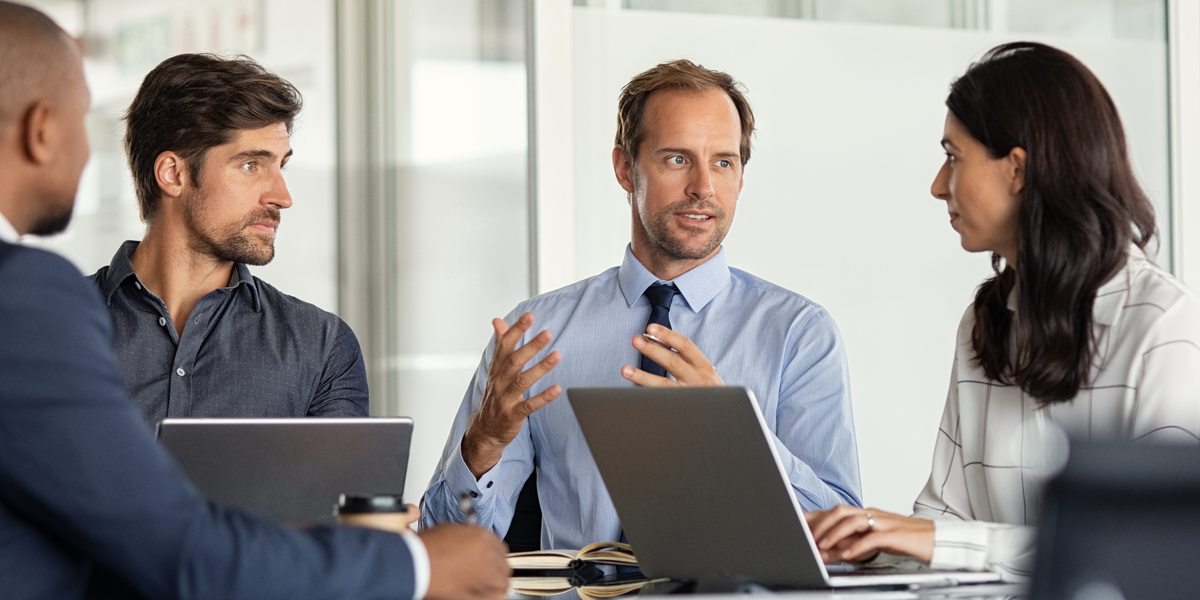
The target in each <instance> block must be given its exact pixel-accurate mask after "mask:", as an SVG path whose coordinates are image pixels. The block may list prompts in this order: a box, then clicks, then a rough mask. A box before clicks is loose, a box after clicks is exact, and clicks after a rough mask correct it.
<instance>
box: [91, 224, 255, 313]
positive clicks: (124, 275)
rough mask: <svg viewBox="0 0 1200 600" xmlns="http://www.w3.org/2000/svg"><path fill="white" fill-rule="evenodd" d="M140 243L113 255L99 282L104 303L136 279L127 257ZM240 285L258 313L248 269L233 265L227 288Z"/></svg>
mask: <svg viewBox="0 0 1200 600" xmlns="http://www.w3.org/2000/svg"><path fill="white" fill-rule="evenodd" d="M139 243H140V242H138V241H136V240H129V241H127V242H125V243H124V244H121V247H120V248H117V253H116V254H114V255H113V257H112V262H110V263H109V264H108V272H107V273H105V274H104V279H103V280H102V281H101V282H100V295H101V296H103V297H104V301H105V302H106V303H108V304H112V295H113V292H115V291H117V288H119V287H121V284H122V283H125V280H126V279H129V278H130V277H133V278H134V279H137V273H135V272H134V271H133V263H132V262H130V260H129V256H130V255H131V254H133V251H134V250H136V249H137V247H138V244H139ZM240 285H245V286H246V287H247V288H249V290H250V301H251V302H252V303H253V304H254V311H255V312H258V311H259V309H260V308H261V307H262V304H261V303H260V302H259V298H258V285H257V282H256V281H255V279H254V277H252V276H251V275H250V269H249V267H247V266H246V265H244V264H242V263H234V265H233V274H232V275H230V277H229V284H228V286H227V287H230V288H236V287H238V286H240Z"/></svg>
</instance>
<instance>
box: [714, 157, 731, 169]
mask: <svg viewBox="0 0 1200 600" xmlns="http://www.w3.org/2000/svg"><path fill="white" fill-rule="evenodd" d="M717 166H718V167H721V168H722V169H728V168H729V167H732V166H733V163H732V162H729V161H727V160H724V159H722V160H718V161H717Z"/></svg>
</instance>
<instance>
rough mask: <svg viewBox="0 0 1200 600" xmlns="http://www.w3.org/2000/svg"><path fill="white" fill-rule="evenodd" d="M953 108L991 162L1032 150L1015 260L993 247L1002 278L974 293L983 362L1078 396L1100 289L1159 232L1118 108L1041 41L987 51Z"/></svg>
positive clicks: (991, 371) (1074, 63)
mask: <svg viewBox="0 0 1200 600" xmlns="http://www.w3.org/2000/svg"><path fill="white" fill-rule="evenodd" d="M946 106H947V107H948V108H949V109H950V112H951V113H953V114H954V116H955V117H956V118H957V119H958V120H959V122H961V123H962V124H963V126H964V127H965V128H966V130H967V131H968V132H969V133H970V134H971V135H972V136H973V137H974V138H975V139H976V140H979V142H981V143H982V144H983V145H984V146H985V147H986V148H987V149H988V151H989V152H990V154H991V155H992V157H993V158H1000V157H1003V156H1007V155H1008V154H1009V152H1010V151H1011V150H1012V149H1013V148H1017V147H1019V148H1023V149H1024V150H1025V152H1026V163H1025V187H1024V191H1023V193H1022V194H1023V195H1022V199H1021V208H1020V212H1019V216H1018V219H1019V225H1018V232H1017V258H1016V263H1017V264H1016V267H1015V268H1014V267H1013V265H1006V266H1005V268H1004V269H1003V270H1001V269H1000V262H1001V261H1000V256H999V255H997V254H993V255H992V268H993V269H994V270H995V271H996V275H995V276H994V277H992V278H991V279H989V280H987V281H986V282H984V283H983V285H981V286H979V290H978V291H977V292H976V294H975V305H974V311H975V328H974V331H972V334H971V341H972V346H973V347H974V350H975V356H976V360H977V361H978V363H979V366H980V367H981V368H982V369H983V370H984V372H985V373H986V374H987V376H988V377H989V378H991V379H994V380H997V381H1000V382H1003V383H1008V384H1015V385H1019V386H1020V387H1021V389H1023V390H1025V391H1026V392H1027V393H1028V394H1029V395H1031V396H1033V397H1034V398H1037V399H1038V400H1039V401H1040V402H1041V403H1042V404H1043V405H1044V404H1049V403H1052V402H1064V401H1069V400H1071V399H1072V398H1074V397H1075V396H1076V394H1078V393H1079V389H1080V388H1081V387H1082V386H1084V385H1086V384H1087V383H1088V378H1089V374H1090V370H1091V367H1092V362H1093V359H1094V357H1095V354H1096V349H1095V344H1096V340H1095V339H1093V336H1092V305H1093V304H1094V303H1095V300H1096V290H1098V289H1099V288H1100V286H1101V285H1103V284H1104V283H1105V282H1106V281H1108V280H1109V279H1110V278H1112V277H1113V276H1114V275H1115V274H1116V273H1117V272H1118V271H1119V270H1120V269H1121V267H1122V266H1123V265H1124V264H1125V261H1126V260H1127V257H1128V253H1129V248H1130V244H1131V243H1132V244H1136V245H1137V246H1138V247H1139V248H1145V247H1146V244H1148V243H1149V241H1150V240H1151V239H1152V238H1153V237H1154V235H1155V225H1154V209H1153V207H1152V206H1151V204H1150V200H1149V199H1148V198H1147V197H1146V194H1145V192H1143V191H1142V188H1141V186H1140V185H1139V184H1138V182H1137V179H1136V177H1134V174H1133V169H1132V168H1131V166H1130V164H1129V157H1128V154H1127V152H1126V144H1125V133H1124V130H1123V129H1122V127H1121V119H1120V117H1119V116H1118V115H1117V109H1116V106H1115V105H1113V102H1112V99H1111V98H1110V97H1109V95H1108V92H1107V91H1105V89H1104V86H1103V85H1101V84H1100V81H1099V80H1098V79H1096V76H1095V75H1093V74H1092V72H1091V71H1090V70H1088V68H1087V67H1085V66H1084V65H1083V63H1081V62H1079V60H1077V59H1076V58H1075V57H1073V56H1071V55H1070V54H1067V53H1066V52H1063V51H1062V50H1058V49H1056V48H1052V47H1050V46H1046V45H1043V44H1037V43H1032V42H1014V43H1009V44H1003V45H1000V46H997V47H995V48H992V49H991V50H989V51H988V52H987V54H985V55H984V56H983V58H982V59H981V60H980V61H979V62H977V63H975V64H973V65H971V67H970V68H969V69H968V70H967V73H966V74H965V75H963V76H962V77H961V78H959V79H958V80H957V81H955V82H954V84H953V85H952V86H951V90H950V96H949V97H948V98H947V99H946ZM1014 287H1015V288H1016V290H1017V291H1016V295H1017V307H1016V312H1015V314H1014V313H1013V312H1012V311H1010V310H1008V297H1009V294H1010V293H1011V292H1012V290H1013V288H1014Z"/></svg>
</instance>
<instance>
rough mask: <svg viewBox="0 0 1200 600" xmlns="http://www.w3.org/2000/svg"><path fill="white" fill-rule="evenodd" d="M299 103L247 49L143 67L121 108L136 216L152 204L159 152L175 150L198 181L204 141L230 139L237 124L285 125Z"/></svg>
mask: <svg viewBox="0 0 1200 600" xmlns="http://www.w3.org/2000/svg"><path fill="white" fill-rule="evenodd" d="M302 105H303V100H301V97H300V92H299V91H297V90H296V88H295V87H294V86H293V85H292V84H291V83H288V82H287V81H286V80H284V79H283V78H281V77H279V76H278V75H276V74H274V73H272V72H270V71H268V70H267V69H266V68H264V67H263V66H262V65H260V64H258V63H257V62H255V61H254V59H251V58H250V57H247V56H237V57H235V58H230V59H225V58H221V57H219V56H215V55H212V54H180V55H178V56H172V57H171V58H168V59H167V60H164V61H163V62H162V63H161V64H159V65H158V66H157V67H155V68H154V70H153V71H150V74H149V75H146V79H144V80H143V81H142V87H141V88H140V89H138V92H137V96H135V97H134V99H133V103H132V104H130V105H129V110H128V111H127V112H126V113H125V153H126V155H127V157H128V159H129V169H130V171H132V172H133V182H134V188H135V189H136V191H137V197H138V206H139V207H140V208H141V212H142V220H146V221H148V220H150V219H151V218H152V217H153V216H154V212H155V210H156V209H157V208H158V200H159V195H160V194H161V190H160V189H159V187H158V181H157V179H156V178H155V175H154V161H155V160H157V159H158V155H160V154H162V153H163V152H167V151H171V152H175V153H176V154H178V155H179V156H181V157H182V158H183V159H184V161H185V162H186V163H187V165H188V172H189V173H190V174H191V178H192V181H193V182H195V181H199V178H200V170H201V168H202V167H203V166H204V159H205V157H206V155H207V153H208V150H209V149H210V148H213V147H216V146H220V145H222V144H227V143H229V142H230V141H231V140H232V139H233V137H234V136H235V135H236V134H237V132H238V131H239V130H243V129H260V128H262V127H267V126H270V125H275V124H276V123H284V124H285V125H286V126H287V130H288V133H291V131H292V124H293V123H294V121H295V119H296V115H298V114H299V113H300V109H301V107H302Z"/></svg>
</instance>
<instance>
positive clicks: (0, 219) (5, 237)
mask: <svg viewBox="0 0 1200 600" xmlns="http://www.w3.org/2000/svg"><path fill="white" fill-rule="evenodd" d="M20 237H21V236H20V235H19V234H17V228H16V227H13V226H12V223H9V222H8V219H6V218H5V217H4V213H0V241H4V242H8V243H10V244H15V243H17V241H18V239H19V238H20Z"/></svg>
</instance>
